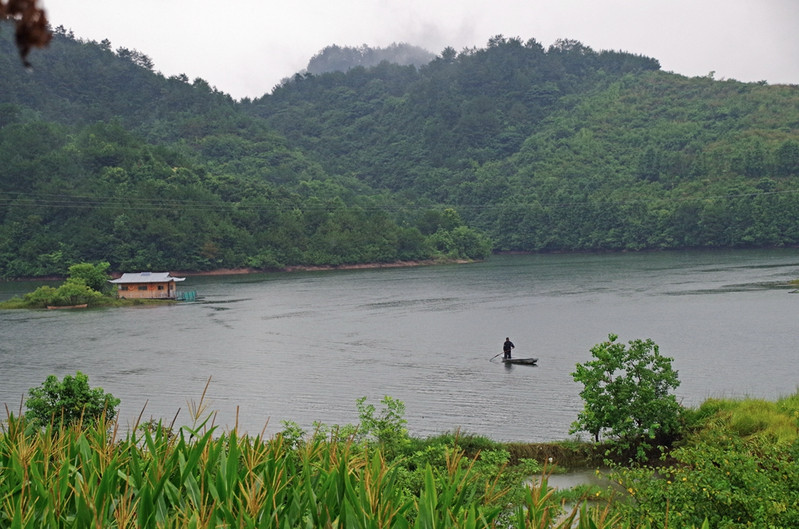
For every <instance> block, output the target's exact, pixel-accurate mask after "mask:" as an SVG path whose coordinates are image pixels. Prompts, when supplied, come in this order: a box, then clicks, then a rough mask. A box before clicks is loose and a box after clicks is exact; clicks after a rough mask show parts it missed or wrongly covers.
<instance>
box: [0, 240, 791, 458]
mask: <svg viewBox="0 0 799 529" xmlns="http://www.w3.org/2000/svg"><path fill="white" fill-rule="evenodd" d="M796 278H799V250H796V249H781V250H768V251H715V252H705V251H702V252H698V251H692V252H663V253H629V254H577V255H501V256H494V257H491V258H490V259H488V260H487V261H485V262H482V263H474V264H467V265H439V266H424V267H417V268H386V269H371V270H368V269H367V270H347V271H344V270H342V271H328V272H292V273H275V274H255V275H237V276H206V277H190V278H188V279H187V280H186V281H185V282H184V283H182V284H181V285H180V286H181V288H182V289H183V290H196V291H197V293H198V296H200V299H199V300H198V301H196V302H191V303H178V304H173V305H168V306H156V307H144V308H123V309H93V310H75V311H45V310H42V311H0V365H1V366H2V375H1V376H0V403H5V404H7V405H8V406H9V408H10V409H11V410H12V411H14V412H16V411H17V410H18V409H19V406H20V400H21V398H22V396H23V395H24V394H25V393H26V391H27V389H28V388H30V387H34V386H38V385H40V384H41V383H42V382H43V381H44V379H45V378H46V377H47V376H48V375H50V374H55V375H57V376H58V377H59V378H61V377H63V376H64V375H66V374H74V373H75V372H76V371H78V370H80V371H83V372H84V373H86V374H87V375H89V383H90V385H91V386H92V387H95V386H100V387H102V388H103V389H104V390H106V391H109V392H111V393H113V394H114V395H115V396H116V397H119V398H121V399H122V405H121V407H120V416H121V419H122V422H123V424H125V425H129V424H132V423H133V422H135V420H136V418H137V416H138V415H139V413H140V412H141V410H142V408H143V407H144V406H145V403H146V408H145V409H144V417H145V418H149V417H155V418H164V419H165V420H166V422H170V421H171V420H172V418H173V417H174V416H175V414H176V413H177V412H178V410H180V412H179V414H178V423H180V424H185V423H188V422H189V421H190V419H189V414H188V412H187V406H188V404H189V403H191V402H194V403H197V402H198V401H199V399H200V396H201V394H202V392H203V388H204V387H205V384H206V381H207V380H208V379H209V377H211V382H210V385H209V388H208V394H207V400H208V401H209V403H210V409H211V410H215V411H216V412H217V417H216V423H217V424H220V425H222V426H223V427H227V428H230V427H232V426H233V425H234V424H235V423H236V420H237V415H238V422H239V426H240V429H242V430H246V431H248V432H249V433H251V434H257V433H260V431H261V430H262V429H263V428H264V426H265V425H267V424H268V426H267V430H266V431H267V434H274V433H275V432H276V431H279V430H280V429H282V425H281V421H283V420H291V421H295V422H297V423H299V424H300V425H301V426H303V427H305V428H311V426H312V424H313V422H314V421H320V422H323V423H325V424H328V425H330V424H347V423H355V422H357V419H358V417H357V410H356V405H355V402H356V399H358V398H359V397H361V396H366V397H368V402H370V403H373V404H375V405H377V407H378V409H379V408H380V406H379V401H380V399H381V398H382V397H383V396H384V395H389V396H391V397H394V398H396V399H399V400H401V401H403V402H404V403H405V405H406V415H405V416H406V419H407V420H408V429H409V430H410V432H411V433H412V434H414V435H419V436H428V435H434V434H438V433H443V432H447V431H455V430H457V429H460V430H461V431H462V432H465V433H470V434H480V435H486V436H489V437H491V438H493V439H496V440H498V441H524V442H537V441H550V440H560V439H565V438H568V437H569V433H568V431H569V425H570V424H571V422H572V421H574V420H575V418H576V416H577V413H578V412H579V411H580V410H581V409H582V401H581V399H580V397H579V394H578V393H579V391H580V386H579V385H578V384H576V383H575V382H574V381H573V380H572V377H571V373H572V372H573V371H574V366H575V364H576V363H577V362H585V361H587V360H590V358H591V356H590V352H589V350H590V348H591V347H592V346H593V345H594V344H596V343H598V342H601V341H603V340H605V339H606V338H607V335H608V334H609V333H616V334H618V335H619V339H620V340H621V341H623V342H625V343H626V342H628V341H629V340H632V339H636V338H651V339H653V340H654V341H655V342H656V343H657V344H658V345H659V346H660V351H661V353H662V354H664V355H666V356H670V357H672V358H674V367H675V369H677V370H678V371H679V376H680V380H681V381H682V384H681V386H680V387H679V388H678V389H677V391H676V393H677V396H678V398H679V399H680V400H681V401H682V402H683V403H684V404H686V405H697V404H699V403H701V402H702V401H703V400H704V399H706V398H707V397H711V396H716V397H730V396H742V395H749V396H753V397H762V398H767V399H774V398H777V397H779V396H782V395H788V394H791V393H793V392H795V391H796V390H797V385H798V384H799V367H797V364H796V355H797V352H798V351H799V347H798V346H799V325H797V312H798V311H797V308H798V307H799V295H798V294H792V293H791V291H792V289H793V288H792V287H790V286H788V285H787V282H788V281H790V280H792V279H796ZM38 284H42V283H15V282H5V283H0V299H7V298H9V297H11V296H12V295H19V294H21V293H24V292H27V291H30V290H32V289H33V288H34V287H35V286H37V285H38ZM506 336H509V337H510V338H511V340H512V341H513V342H514V343H515V344H516V349H515V350H514V356H516V357H528V356H533V357H538V358H539V363H538V366H533V367H531V366H524V365H519V366H504V365H502V364H501V363H497V362H496V359H495V360H494V361H490V360H491V358H492V357H494V356H495V355H496V354H497V353H499V352H500V351H501V346H502V342H503V341H504V339H505V337H506Z"/></svg>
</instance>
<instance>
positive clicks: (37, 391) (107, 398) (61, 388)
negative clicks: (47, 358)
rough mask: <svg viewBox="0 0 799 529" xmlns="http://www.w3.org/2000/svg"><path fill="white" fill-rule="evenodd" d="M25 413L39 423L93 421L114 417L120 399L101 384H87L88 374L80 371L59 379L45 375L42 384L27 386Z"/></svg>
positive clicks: (68, 423)
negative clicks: (98, 386)
mask: <svg viewBox="0 0 799 529" xmlns="http://www.w3.org/2000/svg"><path fill="white" fill-rule="evenodd" d="M28 394H29V395H30V397H29V398H28V400H27V401H25V407H26V408H27V412H26V414H25V416H26V417H27V418H28V419H29V420H31V421H32V422H33V424H35V425H37V426H39V427H45V426H47V425H48V424H51V423H52V425H53V427H56V428H57V427H60V426H70V425H73V424H78V423H80V422H81V421H82V422H83V423H84V424H88V423H90V422H91V423H93V422H96V421H98V420H99V419H100V418H102V417H105V418H106V419H108V420H109V421H110V420H113V419H114V417H116V414H117V407H118V406H119V403H120V402H121V401H120V400H119V399H118V398H116V397H114V396H113V395H112V394H110V393H105V392H104V391H103V388H91V387H89V377H88V376H87V375H85V374H83V373H81V372H80V371H78V372H77V373H76V374H75V376H74V377H73V376H71V375H66V376H64V380H62V381H59V380H58V377H56V376H55V375H50V376H49V377H47V380H45V381H44V382H43V383H42V385H41V386H39V387H36V388H31V389H29V390H28Z"/></svg>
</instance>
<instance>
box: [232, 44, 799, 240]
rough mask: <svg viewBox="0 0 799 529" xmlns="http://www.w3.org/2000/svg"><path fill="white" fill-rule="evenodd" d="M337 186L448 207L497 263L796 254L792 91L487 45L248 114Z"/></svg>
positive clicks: (267, 104) (612, 57) (308, 91)
mask: <svg viewBox="0 0 799 529" xmlns="http://www.w3.org/2000/svg"><path fill="white" fill-rule="evenodd" d="M248 107H249V108H248V111H249V112H250V113H251V114H252V115H253V116H258V117H262V118H264V119H265V120H267V122H268V123H269V125H270V126H271V127H273V128H275V129H276V130H278V131H280V132H282V133H283V134H284V135H285V136H286V137H287V138H288V140H289V141H290V142H291V144H292V145H297V146H299V147H300V148H301V149H302V150H303V152H305V153H307V155H308V156H309V157H312V158H313V159H314V160H316V161H318V162H319V163H320V164H321V165H322V167H323V168H325V170H327V171H328V172H330V173H346V174H350V175H352V176H354V177H355V178H357V179H358V180H360V181H363V182H366V183H368V184H369V185H371V186H373V187H376V188H378V189H385V190H388V191H389V192H392V193H395V194H398V195H400V196H404V197H408V198H410V199H412V200H415V201H421V202H423V203H434V204H446V205H448V206H450V207H453V208H455V209H456V210H457V211H459V212H460V213H461V215H462V216H463V218H464V219H465V220H466V221H467V222H468V223H469V224H470V225H472V226H474V227H477V228H479V229H481V230H484V231H485V232H486V233H488V234H489V235H490V237H491V239H492V241H493V242H494V247H495V249H497V250H524V251H541V250H600V249H612V250H621V249H644V248H681V247H737V246H760V245H793V244H797V243H798V242H799V216H798V215H799V207H797V206H799V194H797V191H799V187H798V184H799V182H797V176H799V87H797V86H794V85H792V86H766V85H765V84H751V83H749V84H747V83H740V82H737V81H734V80H730V81H715V80H713V79H711V78H691V79H689V78H685V77H682V76H679V75H675V74H671V73H665V72H662V71H660V70H659V65H658V62H657V61H656V60H654V59H650V58H646V57H641V56H638V55H632V54H629V53H622V52H595V51H593V50H592V49H590V48H588V47H586V46H584V45H582V44H580V43H578V42H574V41H559V42H557V43H555V44H554V45H553V46H551V47H550V48H549V49H547V50H544V48H543V47H542V46H540V45H539V44H538V43H537V42H535V41H534V40H530V41H528V42H526V43H523V42H522V41H521V40H519V39H506V38H504V37H501V36H499V37H496V38H494V39H492V40H491V41H489V43H488V46H487V47H486V48H485V49H480V50H467V51H465V52H462V53H460V54H456V53H455V51H454V50H451V49H449V50H445V51H444V53H442V55H441V56H440V57H438V58H437V59H436V60H434V61H433V62H432V63H430V64H429V65H428V66H425V67H422V68H420V69H418V70H416V69H414V68H408V67H400V66H394V65H387V64H383V65H380V66H378V67H376V68H372V69H369V70H366V69H362V70H359V71H350V72H348V73H347V74H343V73H334V74H328V75H323V76H305V77H301V76H296V77H295V78H294V79H292V80H291V81H289V82H286V83H284V84H283V85H282V86H280V87H278V88H277V89H276V90H275V91H274V92H273V93H272V94H269V95H265V96H264V97H262V98H260V99H258V100H256V101H254V102H253V103H252V104H251V105H248Z"/></svg>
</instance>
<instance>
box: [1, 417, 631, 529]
mask: <svg viewBox="0 0 799 529" xmlns="http://www.w3.org/2000/svg"><path fill="white" fill-rule="evenodd" d="M478 464H479V461H478V459H477V458H474V459H467V458H465V456H464V455H463V452H462V451H460V450H453V451H451V452H450V453H449V454H448V455H447V457H446V461H445V463H444V465H443V466H441V467H433V466H431V465H429V464H428V465H426V467H425V468H424V470H423V481H424V483H423V486H422V488H421V491H420V492H419V493H418V494H414V495H410V496H409V495H408V494H407V492H406V490H405V489H404V488H403V487H401V486H399V485H398V481H397V478H398V476H399V475H400V474H399V473H398V468H399V467H398V466H397V465H396V464H394V463H390V462H387V461H386V460H385V458H384V457H383V453H382V452H381V450H379V449H377V448H368V447H366V448H364V447H363V446H358V445H355V444H354V443H352V442H343V441H338V440H334V441H325V440H323V439H319V438H314V439H311V440H309V441H308V442H306V443H302V444H300V445H299V446H296V447H291V446H289V443H287V442H286V441H285V440H284V439H283V437H282V435H281V434H278V435H276V436H274V437H273V438H270V439H264V438H263V437H262V436H248V435H239V434H238V433H237V432H236V431H235V430H232V431H230V432H226V433H220V432H219V431H218V430H217V429H216V428H215V427H213V426H208V424H207V423H202V424H201V425H200V426H199V427H191V428H189V427H184V428H182V429H180V430H179V431H178V432H176V433H174V432H172V431H171V430H170V429H169V428H168V427H164V426H161V425H160V424H157V425H150V427H148V428H144V429H141V430H139V431H135V432H133V433H129V434H126V435H125V436H124V438H118V432H116V430H115V429H114V425H109V424H106V423H104V422H100V423H97V424H93V425H88V426H87V425H74V426H71V427H61V428H59V429H52V428H49V429H47V430H39V429H35V428H32V427H31V425H29V424H27V423H26V421H25V420H24V418H15V417H14V416H9V418H8V420H7V422H6V424H5V426H4V427H3V430H2V432H0V528H13V529H23V528H37V529H38V528H41V527H48V528H61V527H64V528H66V527H70V528H73V527H79V528H134V527H135V528H211V527H214V528H217V527H227V528H253V529H255V528H295V527H296V528H324V527H330V528H332V527H342V528H355V529H358V528H364V529H367V528H368V529H378V528H420V529H421V528H442V529H444V528H465V529H472V528H474V529H477V528H491V527H519V528H544V527H547V528H560V529H565V528H569V527H573V526H574V525H573V524H576V526H577V527H585V528H588V527H592V528H597V529H603V528H611V527H622V526H621V525H618V523H617V522H618V520H616V519H613V518H612V517H609V516H608V515H607V512H606V511H605V512H604V513H602V512H601V511H599V510H595V511H592V510H589V509H588V508H587V507H586V506H585V505H584V504H583V505H582V506H580V505H578V506H577V507H575V508H574V509H573V510H572V511H571V512H570V513H567V514H565V515H564V514H563V513H562V512H561V508H560V506H559V505H558V504H557V502H555V501H553V500H552V498H551V489H549V488H548V487H547V485H546V482H545V481H544V483H543V484H542V485H541V486H538V487H533V488H530V489H527V492H526V493H525V498H524V500H523V501H522V502H521V503H520V504H517V505H511V504H509V503H508V501H507V498H508V496H507V493H508V489H507V488H506V487H503V486H500V485H498V483H499V479H498V478H496V477H495V479H493V480H492V479H484V477H485V476H484V474H482V473H481V472H479V471H477V470H475V466H476V465H478ZM578 510H579V512H578ZM589 522H590V523H589ZM625 527H629V526H625Z"/></svg>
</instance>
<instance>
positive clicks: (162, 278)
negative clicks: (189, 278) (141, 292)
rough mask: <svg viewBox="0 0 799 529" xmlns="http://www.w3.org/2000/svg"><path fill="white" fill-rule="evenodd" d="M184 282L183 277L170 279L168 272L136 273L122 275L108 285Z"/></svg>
mask: <svg viewBox="0 0 799 529" xmlns="http://www.w3.org/2000/svg"><path fill="white" fill-rule="evenodd" d="M185 280H186V278H185V277H172V276H171V275H169V272H136V273H125V274H122V277H120V278H119V279H112V280H110V281H109V283H116V284H120V283H167V282H170V281H185Z"/></svg>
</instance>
